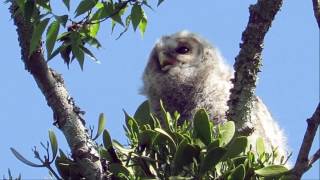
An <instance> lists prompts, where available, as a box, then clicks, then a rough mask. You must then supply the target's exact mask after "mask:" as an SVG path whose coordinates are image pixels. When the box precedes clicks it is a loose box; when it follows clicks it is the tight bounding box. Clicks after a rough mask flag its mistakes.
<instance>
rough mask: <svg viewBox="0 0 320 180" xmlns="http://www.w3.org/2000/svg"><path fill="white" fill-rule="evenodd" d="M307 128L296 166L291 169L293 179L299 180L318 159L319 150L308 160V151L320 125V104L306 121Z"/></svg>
mask: <svg viewBox="0 0 320 180" xmlns="http://www.w3.org/2000/svg"><path fill="white" fill-rule="evenodd" d="M307 123H308V127H307V130H306V132H305V134H304V137H303V141H302V144H301V147H300V150H299V154H298V158H297V160H296V164H295V165H294V168H293V169H292V174H293V175H294V177H293V178H294V179H301V176H302V175H303V174H304V173H305V172H306V171H307V170H308V169H309V168H310V167H311V165H312V164H313V163H314V162H315V161H316V160H318V159H319V156H320V152H319V150H318V151H317V152H316V153H315V154H314V155H313V156H312V157H311V159H310V160H309V159H308V156H309V153H310V149H311V146H312V143H313V140H314V137H315V135H316V132H317V129H318V127H319V124H320V103H319V104H318V106H317V109H316V110H315V112H314V113H313V115H312V117H311V118H309V119H307Z"/></svg>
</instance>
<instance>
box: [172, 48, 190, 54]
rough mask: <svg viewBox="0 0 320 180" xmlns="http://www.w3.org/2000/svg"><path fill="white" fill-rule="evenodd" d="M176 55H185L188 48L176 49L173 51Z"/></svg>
mask: <svg viewBox="0 0 320 180" xmlns="http://www.w3.org/2000/svg"><path fill="white" fill-rule="evenodd" d="M175 50H176V52H177V53H179V54H186V53H188V52H189V51H190V49H189V48H187V47H186V46H180V47H178V48H177V49H175Z"/></svg>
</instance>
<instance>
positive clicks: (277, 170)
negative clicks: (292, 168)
mask: <svg viewBox="0 0 320 180" xmlns="http://www.w3.org/2000/svg"><path fill="white" fill-rule="evenodd" d="M254 172H255V173H256V174H258V175H260V176H264V177H273V176H279V175H282V174H283V173H286V172H288V169H287V168H286V167H285V166H281V165H271V166H267V167H264V168H261V169H258V170H255V171H254Z"/></svg>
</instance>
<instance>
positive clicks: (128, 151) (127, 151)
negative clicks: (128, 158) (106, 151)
mask: <svg viewBox="0 0 320 180" xmlns="http://www.w3.org/2000/svg"><path fill="white" fill-rule="evenodd" d="M112 145H113V147H114V148H116V149H118V150H119V151H121V153H123V154H126V155H128V154H129V153H132V152H134V149H127V148H124V147H123V146H122V145H121V144H120V143H119V142H118V141H116V140H113V142H112Z"/></svg>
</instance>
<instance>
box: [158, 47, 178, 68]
mask: <svg viewBox="0 0 320 180" xmlns="http://www.w3.org/2000/svg"><path fill="white" fill-rule="evenodd" d="M158 55H159V64H160V67H161V70H162V71H168V70H169V69H170V68H171V67H173V66H174V65H176V64H177V62H178V61H177V60H176V59H175V58H174V57H172V56H171V55H170V54H168V53H166V52H165V51H161V52H159V54H158Z"/></svg>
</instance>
